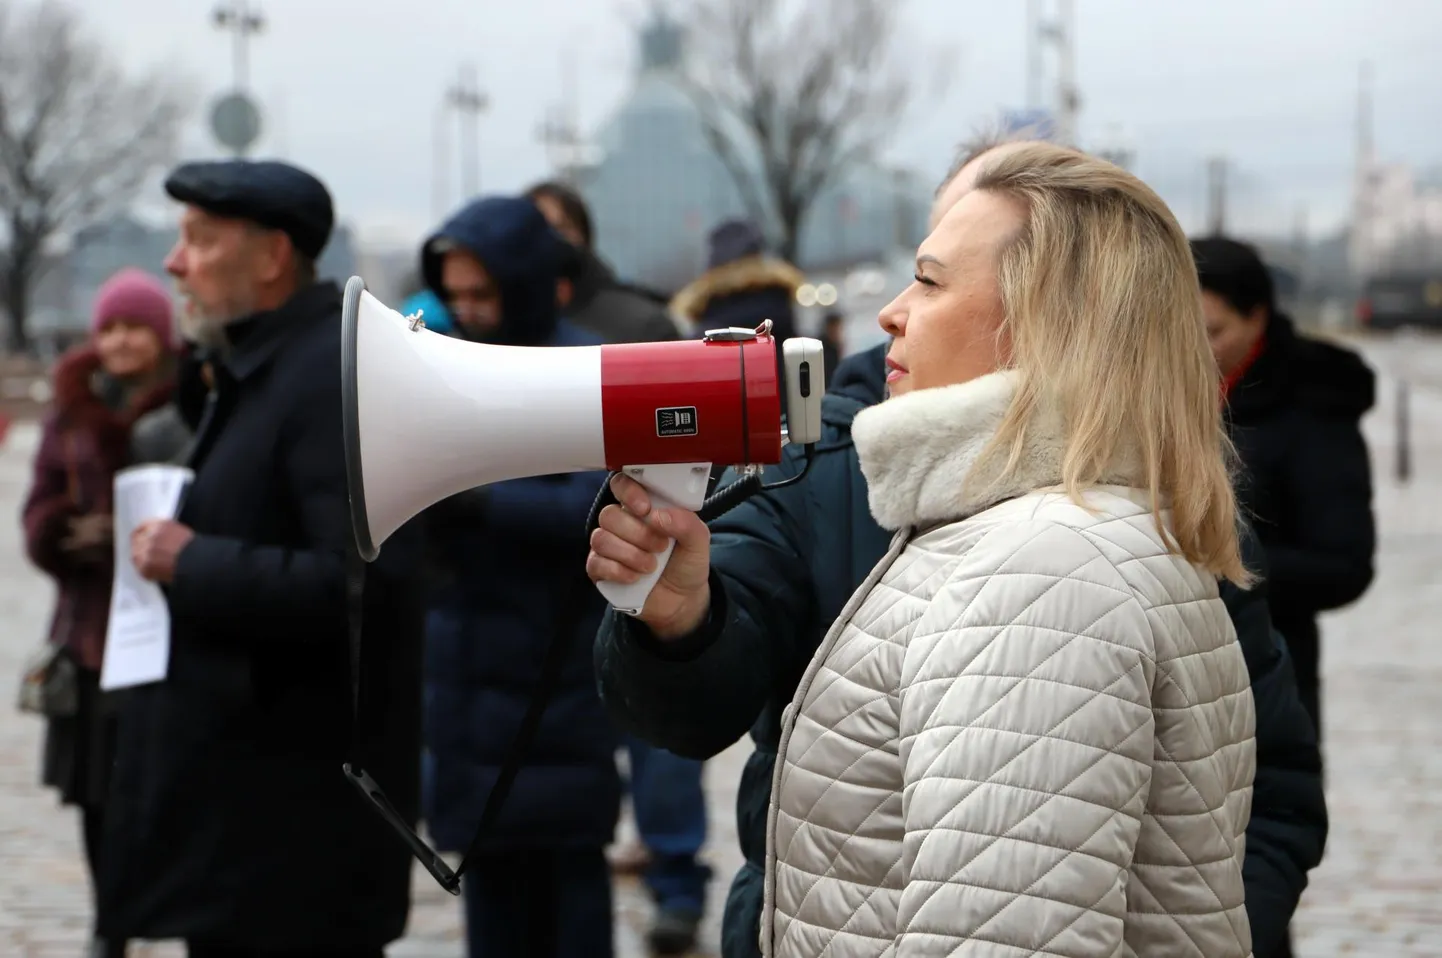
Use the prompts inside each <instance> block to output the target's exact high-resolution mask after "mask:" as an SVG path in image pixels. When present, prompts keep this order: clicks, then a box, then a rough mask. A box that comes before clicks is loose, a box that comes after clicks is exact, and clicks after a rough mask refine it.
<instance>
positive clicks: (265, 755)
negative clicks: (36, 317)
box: [98, 161, 423, 958]
mask: <svg viewBox="0 0 1442 958" xmlns="http://www.w3.org/2000/svg"><path fill="white" fill-rule="evenodd" d="M165 188H166V192H167V193H169V194H170V196H171V197H172V198H174V199H176V200H178V201H179V202H181V203H183V204H184V212H183V214H182V217H181V223H180V236H179V239H178V240H177V242H176V244H175V247H174V249H172V250H171V252H170V255H169V257H168V258H167V260H166V264H165V265H166V269H167V270H168V271H169V272H170V274H171V275H172V276H173V277H174V278H175V281H176V284H177V286H178V287H179V290H180V293H181V295H182V297H183V299H184V305H185V309H186V310H187V312H188V319H189V320H190V324H191V328H192V331H193V332H192V335H194V336H195V337H196V338H197V339H199V340H201V341H203V342H205V343H206V344H208V346H209V347H210V349H211V356H212V361H211V363H210V365H211V370H212V375H211V377H210V385H211V388H210V394H209V396H208V398H207V401H206V408H205V412H204V416H203V417H202V419H201V421H200V423H199V428H198V433H197V435H196V437H195V444H194V449H193V451H192V453H191V459H190V465H191V467H192V468H193V469H194V470H195V473H196V476H195V480H194V482H193V483H192V485H191V487H190V488H189V490H188V492H187V494H186V497H185V501H184V504H183V506H182V508H181V511H180V515H179V516H178V517H177V518H176V519H175V520H162V521H154V522H150V523H146V524H143V525H142V526H141V527H140V528H139V529H137V530H136V533H135V536H134V537H133V539H132V543H131V552H132V557H133V560H134V562H135V565H136V568H137V569H138V570H139V571H140V573H141V574H142V575H144V576H145V577H146V578H147V579H149V580H151V581H153V582H157V583H159V584H160V585H161V586H162V588H163V589H164V591H165V593H166V596H167V599H168V602H169V606H170V617H171V642H170V664H169V672H168V675H167V677H166V678H165V679H164V680H163V681H161V682H158V683H155V684H153V685H148V686H142V687H140V688H137V689H133V690H131V694H130V696H129V698H128V700H127V701H126V703H125V706H124V712H123V714H122V716H121V723H120V724H121V732H120V738H121V741H120V745H119V757H118V759H117V767H116V770H115V777H114V789H115V791H114V795H115V805H114V808H115V817H114V819H113V820H112V821H111V823H110V824H111V827H110V828H109V829H108V831H107V838H106V841H107V844H106V846H105V850H106V855H107V859H106V861H107V867H106V869H105V873H104V875H103V879H102V882H101V886H102V887H101V894H100V895H99V896H98V897H99V901H100V905H99V908H100V926H101V928H102V929H103V931H102V934H104V935H105V936H107V937H114V938H146V939H157V938H182V939H185V940H186V942H187V944H188V947H189V950H190V955H191V958H208V956H214V958H220V956H225V958H240V956H271V958H281V956H297V958H298V956H301V955H306V956H316V958H321V956H326V958H352V956H354V958H361V956H365V958H381V956H382V955H383V953H384V947H385V945H386V943H387V942H390V941H392V940H394V939H396V938H398V937H400V936H401V934H402V933H403V931H404V927H405V922H406V917H407V911H408V907H409V897H410V870H411V869H410V866H411V860H410V855H409V853H408V851H407V849H406V847H405V845H404V844H402V843H401V842H400V841H399V840H398V839H397V837H396V836H395V835H394V833H392V832H391V831H390V830H389V829H388V828H387V827H386V825H385V823H384V822H383V821H382V820H381V819H380V817H379V816H377V815H376V814H375V812H374V810H373V809H372V808H371V807H370V806H369V804H368V803H367V802H366V801H365V800H364V799H363V798H362V797H361V796H360V795H359V794H357V792H356V791H355V790H354V788H353V787H352V785H351V784H350V783H349V782H348V781H347V779H346V775H345V773H344V771H343V769H342V763H343V762H344V761H345V760H346V758H347V744H348V737H349V734H350V730H351V719H350V680H351V674H350V663H349V656H348V650H347V638H348V633H347V618H346V613H347V605H346V578H345V556H346V553H345V550H346V545H347V539H348V537H349V536H350V535H351V525H350V518H349V510H348V504H347V488H346V472H345V461H344V460H345V456H344V448H343V442H342V429H341V365H340V364H341V348H340V347H341V319H340V313H341V292H340V290H339V289H338V288H337V286H336V285H335V284H334V283H330V282H318V281H317V280H316V273H315V260H316V257H317V256H318V255H319V254H320V252H321V250H322V249H323V248H324V246H325V244H326V241H327V239H328V238H329V236H330V230H331V225H332V222H333V214H332V210H331V200H330V196H329V194H328V193H327V191H326V188H325V187H324V186H323V185H322V184H321V183H320V182H319V181H318V180H317V179H316V178H315V177H313V176H311V175H310V174H309V173H306V172H304V171H302V170H299V169H296V168H295V167H292V166H288V165H286V164H282V163H273V162H244V161H230V162H223V163H194V164H187V165H184V166H181V167H180V168H179V169H177V170H175V171H174V172H173V173H172V174H171V175H170V177H169V179H168V180H167V181H166V184H165ZM420 546H421V544H420V543H418V542H416V541H415V533H413V532H412V531H411V530H409V529H407V530H402V532H401V533H398V534H397V535H396V536H395V537H393V538H392V539H390V540H389V541H387V543H386V548H385V553H384V554H383V556H382V557H381V559H380V560H379V561H377V562H376V563H375V564H373V565H372V566H371V567H370V568H369V569H368V574H367V579H366V596H365V615H364V617H363V621H364V624H365V635H364V646H365V648H366V650H367V651H366V659H367V661H366V674H367V675H368V676H372V675H373V676H375V677H376V678H375V680H374V683H373V684H372V683H371V680H370V679H368V680H367V688H366V689H365V697H366V699H367V701H368V702H369V703H370V706H371V709H370V710H371V712H372V713H373V714H374V715H375V716H376V722H375V726H376V727H375V728H373V729H371V728H368V729H366V732H367V735H366V744H367V746H368V748H367V752H366V754H367V758H368V767H369V769H370V770H371V771H372V772H373V774H374V775H375V777H376V779H377V780H379V781H380V782H382V783H384V784H385V786H386V787H387V790H388V794H389V797H390V798H391V799H392V801H393V803H394V804H395V806H396V807H397V809H398V810H399V811H400V813H401V815H402V816H404V817H406V818H407V819H409V820H410V821H412V822H414V821H415V818H416V814H417V805H418V802H419V779H420V668H421V636H422V624H423V607H422V601H423V597H422V594H421V591H420V582H419V578H418V576H417V574H416V570H418V568H419V565H420V563H419V558H420V557H419V552H420ZM368 724H369V723H368Z"/></svg>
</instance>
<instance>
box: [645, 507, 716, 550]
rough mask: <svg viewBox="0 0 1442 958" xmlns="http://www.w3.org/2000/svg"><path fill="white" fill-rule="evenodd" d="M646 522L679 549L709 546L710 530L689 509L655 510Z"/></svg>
mask: <svg viewBox="0 0 1442 958" xmlns="http://www.w3.org/2000/svg"><path fill="white" fill-rule="evenodd" d="M646 522H647V524H648V525H649V526H651V527H652V528H653V529H657V530H659V531H660V532H661V533H662V534H664V535H665V536H666V537H667V538H669V539H675V540H676V546H677V548H680V549H707V548H709V547H710V544H711V530H710V528H708V527H707V525H706V523H705V522H703V521H701V517H700V516H698V515H697V514H696V513H694V512H692V511H690V510H689V509H657V510H656V511H655V512H654V513H652V514H651V515H650V516H648V517H647V519H646Z"/></svg>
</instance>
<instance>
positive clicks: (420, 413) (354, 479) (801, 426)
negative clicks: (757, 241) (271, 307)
mask: <svg viewBox="0 0 1442 958" xmlns="http://www.w3.org/2000/svg"><path fill="white" fill-rule="evenodd" d="M342 323H343V327H342V336H341V350H342V353H341V375H342V376H343V377H344V381H343V384H342V389H343V397H344V413H343V415H344V424H345V460H346V477H347V481H348V483H349V487H350V509H351V522H352V525H353V527H354V531H355V538H356V546H357V548H358V551H359V552H360V554H361V557H362V558H364V559H365V560H366V561H367V562H372V561H374V560H375V558H376V556H377V555H378V554H379V552H380V547H381V544H382V543H384V542H385V540H386V539H387V538H388V537H389V536H390V535H391V534H392V533H394V532H395V531H396V530H397V529H398V528H400V527H401V526H402V525H403V524H405V523H406V522H407V521H408V520H410V519H411V518H412V517H414V516H416V515H417V514H419V513H420V512H422V511H423V510H424V509H426V508H427V507H428V506H431V505H433V504H435V503H437V502H439V501H441V500H442V499H445V498H447V497H449V496H452V495H455V494H457V493H460V492H464V491H466V490H467V489H472V488H475V487H476V486H483V485H488V484H490V483H493V482H500V481H502V480H506V479H518V478H521V477H523V476H544V475H553V474H557V473H565V472H581V471H588V470H599V469H608V470H612V471H621V472H624V473H626V474H627V475H629V476H632V477H633V478H635V479H636V480H637V481H638V482H640V483H641V484H642V485H643V486H645V487H646V489H647V490H648V491H649V492H650V494H651V497H652V500H653V502H655V503H656V505H657V506H660V507H666V506H673V505H674V506H679V507H681V508H685V509H690V510H692V511H700V510H701V507H702V505H703V503H704V502H705V497H706V492H707V486H708V484H709V480H710V473H711V467H712V465H713V464H715V463H722V464H726V465H758V466H759V465H768V464H773V463H777V462H780V461H781V449H782V446H783V445H784V444H785V443H786V442H792V443H800V444H804V445H808V446H809V445H811V444H812V443H815V442H816V441H817V439H819V438H820V434H821V396H822V392H823V391H824V382H825V379H824V370H823V368H822V358H821V357H822V350H821V343H820V342H819V341H817V340H815V339H800V338H798V339H788V340H787V341H786V342H785V343H784V344H783V352H784V362H785V367H786V374H787V375H786V388H787V400H786V409H787V423H786V426H785V428H783V426H782V422H781V392H780V389H781V380H780V378H779V377H778V375H777V372H778V370H777V362H776V346H775V343H774V341H773V340H772V338H771V336H770V324H769V322H768V323H766V324H765V325H763V327H762V328H761V329H758V330H749V329H722V330H713V331H711V332H708V333H707V334H706V336H705V338H704V339H699V340H682V341H679V342H669V343H634V344H624V345H614V346H548V347H530V346H492V345H488V344H484V343H473V342H467V341H465V340H460V339H454V338H452V337H449V336H444V335H441V334H439V333H436V332H433V331H431V330H428V329H426V328H425V325H424V323H423V322H422V320H421V317H420V316H419V315H416V316H411V317H406V316H402V315H400V314H399V313H397V312H396V311H395V310H393V309H391V308H389V307H388V306H386V305H384V304H383V303H381V302H380V301H379V300H378V299H376V298H375V297H374V296H372V295H371V294H370V293H369V292H368V291H367V290H366V288H365V282H364V281H363V280H362V279H361V278H360V277H359V276H352V277H351V278H350V281H349V282H347V283H346V287H345V299H344V308H343V311H342ZM674 545H675V543H674V542H673V543H672V544H671V545H670V546H668V547H667V549H666V551H665V552H664V553H662V554H661V555H660V556H658V557H657V558H658V562H657V567H656V570H655V571H654V572H652V573H651V574H649V575H647V576H645V577H644V578H642V579H641V580H640V581H639V582H636V583H634V584H630V585H626V584H622V583H615V582H607V583H601V584H599V588H600V590H601V594H602V595H604V596H605V597H606V599H607V600H608V601H609V602H610V603H611V604H612V605H613V606H615V607H616V608H617V609H618V610H620V611H623V612H627V613H630V614H632V615H635V614H639V612H640V611H641V609H642V607H643V606H644V605H645V604H646V597H647V596H649V595H650V594H651V589H652V587H653V586H654V585H655V584H656V580H657V579H658V578H660V575H661V571H662V570H663V569H664V568H665V566H666V561H667V560H668V559H669V558H670V556H671V551H672V549H673V548H674Z"/></svg>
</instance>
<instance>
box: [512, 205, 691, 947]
mask: <svg viewBox="0 0 1442 958" xmlns="http://www.w3.org/2000/svg"><path fill="white" fill-rule="evenodd" d="M526 195H527V196H528V197H530V199H531V200H532V201H533V202H534V203H535V204H536V206H537V208H538V209H540V211H541V213H542V215H544V216H545V217H546V219H547V221H549V222H550V224H551V226H552V227H554V228H555V230H556V232H558V233H560V234H561V236H562V237H563V238H564V239H565V240H566V241H567V243H568V244H569V248H568V250H567V252H568V254H569V255H568V256H567V269H564V270H563V279H562V289H563V290H565V291H566V292H565V294H564V295H563V296H562V302H563V303H564V305H563V308H562V315H563V316H565V317H567V318H568V319H570V320H571V321H572V322H574V323H576V324H577V325H578V326H583V327H585V328H587V329H589V330H591V331H592V332H594V333H596V334H598V335H599V336H601V337H602V338H603V339H604V340H606V341H607V342H615V343H627V342H667V341H670V340H674V339H679V338H680V330H679V329H678V328H677V327H676V324H675V323H673V322H672V321H671V318H670V316H669V314H668V313H667V311H666V308H665V305H664V303H663V302H657V301H656V300H655V299H653V298H651V297H650V296H648V295H646V294H644V293H642V292H640V291H638V290H636V289H635V288H634V287H629V286H625V285H623V284H621V283H619V282H617V281H616V278H615V276H614V275H613V274H612V273H611V271H610V268H609V267H608V266H606V264H605V263H603V262H601V259H600V257H598V256H597V255H596V254H595V252H594V250H593V248H592V239H593V231H592V226H591V212H590V210H589V209H588V208H587V207H586V203H585V200H583V199H582V198H581V196H580V194H578V193H577V192H576V191H575V190H572V189H571V188H570V187H568V186H565V185H564V184H561V183H555V182H549V181H548V182H544V183H539V184H537V185H536V186H533V187H531V189H529V190H527V191H526ZM625 746H626V755H627V759H628V771H629V773H630V774H629V779H630V781H629V786H630V788H629V791H630V795H631V809H632V812H633V813H634V816H635V821H636V833H637V836H638V838H639V842H637V843H635V844H633V845H628V846H626V847H622V848H618V849H616V850H615V853H614V854H613V856H612V858H611V866H612V868H613V869H614V870H615V871H616V872H618V873H621V874H626V873H639V874H640V875H641V876H642V879H643V880H644V881H645V883H646V888H647V890H648V891H649V892H650V893H651V898H652V899H653V900H654V902H655V904H656V912H655V916H654V917H653V919H652V922H651V928H650V930H649V932H648V933H647V939H648V942H649V944H650V946H651V949H652V951H655V952H656V953H658V954H662V955H677V954H684V953H685V952H687V951H689V950H691V948H692V946H693V945H695V943H696V933H697V930H698V928H699V927H700V923H701V919H702V917H703V914H704V911H705V906H706V888H707V886H708V884H709V883H710V880H711V869H710V867H709V866H707V865H706V864H705V863H704V862H703V861H702V860H701V859H700V853H701V849H702V847H703V846H704V845H705V844H706V831H707V829H706V825H707V820H706V793H705V790H704V788H703V786H702V774H703V764H702V763H701V762H697V761H695V760H694V759H689V758H683V757H681V756H679V755H676V754H673V753H671V752H668V751H666V750H665V749H661V748H656V747H655V746H654V745H651V744H650V743H648V742H645V741H642V740H641V739H639V738H636V737H635V736H627V737H626V742H625Z"/></svg>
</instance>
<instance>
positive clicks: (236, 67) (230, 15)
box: [210, 0, 265, 156]
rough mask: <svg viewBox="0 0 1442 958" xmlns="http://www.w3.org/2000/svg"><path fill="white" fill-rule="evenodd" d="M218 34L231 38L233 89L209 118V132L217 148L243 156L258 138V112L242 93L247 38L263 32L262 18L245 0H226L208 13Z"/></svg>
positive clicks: (247, 75) (247, 60)
mask: <svg viewBox="0 0 1442 958" xmlns="http://www.w3.org/2000/svg"><path fill="white" fill-rule="evenodd" d="M211 20H212V22H213V23H214V24H215V26H216V27H217V28H219V29H221V30H227V31H230V32H231V33H233V34H234V42H233V46H232V48H231V51H232V52H231V69H232V71H233V78H234V88H233V89H232V90H231V92H230V93H228V94H226V95H225V96H224V97H222V98H221V99H220V100H219V101H217V103H216V105H215V107H214V111H213V112H212V114H211V120H210V124H211V131H212V132H213V133H214V134H215V138H216V139H217V140H219V141H220V143H221V145H223V146H227V147H229V148H230V149H232V150H233V151H235V155H236V156H245V154H246V151H247V150H249V149H250V147H251V146H252V145H253V144H254V143H255V141H256V140H257V139H258V138H259V136H260V109H259V108H258V107H257V106H256V105H255V101H254V100H253V99H252V98H251V97H250V95H249V94H248V93H247V92H246V86H247V85H248V84H249V82H250V38H251V37H252V36H253V35H255V34H257V33H260V32H261V31H262V30H264V29H265V18H264V17H263V16H261V13H260V11H259V10H258V9H256V8H254V7H252V6H251V5H250V4H249V3H248V2H247V0H230V2H229V3H228V4H222V5H221V6H218V7H216V8H215V10H214V11H213V12H212V13H211Z"/></svg>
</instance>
